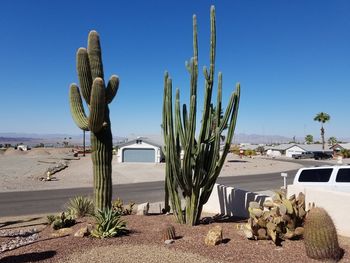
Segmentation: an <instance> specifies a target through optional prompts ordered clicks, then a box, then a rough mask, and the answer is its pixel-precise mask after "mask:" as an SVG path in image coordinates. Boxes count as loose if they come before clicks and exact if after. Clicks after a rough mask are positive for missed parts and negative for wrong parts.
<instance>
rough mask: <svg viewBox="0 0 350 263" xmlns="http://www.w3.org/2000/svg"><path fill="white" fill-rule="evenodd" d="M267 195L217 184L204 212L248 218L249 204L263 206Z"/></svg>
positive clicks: (204, 207)
mask: <svg viewBox="0 0 350 263" xmlns="http://www.w3.org/2000/svg"><path fill="white" fill-rule="evenodd" d="M268 197H269V196H267V195H260V194H256V193H253V192H249V191H245V190H242V189H238V188H234V187H229V186H224V185H220V184H215V185H214V188H213V191H212V193H211V195H210V197H209V200H208V202H207V203H206V204H205V205H204V206H203V212H207V213H215V214H221V215H228V216H236V217H241V218H248V217H249V213H248V207H249V202H252V201H256V202H258V203H260V204H261V205H262V203H263V202H264V201H265V199H266V198H268Z"/></svg>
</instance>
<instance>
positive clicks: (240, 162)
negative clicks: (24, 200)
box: [0, 148, 301, 192]
mask: <svg viewBox="0 0 350 263" xmlns="http://www.w3.org/2000/svg"><path fill="white" fill-rule="evenodd" d="M71 154H72V153H71V149H53V148H44V149H43V148H37V149H32V150H30V151H28V152H21V151H17V150H14V149H9V150H7V151H6V152H4V153H1V154H0V167H1V169H0V178H1V180H0V192H8V191H27V190H43V189H60V188H61V189H62V188H74V187H89V186H91V185H92V180H93V177H92V163H91V158H90V155H86V156H85V157H82V156H81V157H80V160H69V161H67V162H68V165H69V167H68V168H66V169H65V170H63V171H61V172H59V173H56V174H55V175H54V179H53V180H52V181H40V180H39V178H40V177H46V176H45V172H46V170H47V169H48V168H49V167H52V166H55V165H56V164H57V163H59V162H62V160H63V159H64V158H66V157H67V156H71ZM300 167H301V165H299V164H295V163H291V162H283V161H277V160H274V159H264V158H261V157H254V158H244V159H239V158H238V157H237V156H233V155H231V154H229V155H228V157H227V160H226V163H225V164H224V167H223V169H222V171H221V174H220V176H238V175H249V174H263V173H271V172H283V171H289V170H293V169H298V168H300ZM164 171H165V164H164V163H161V164H149V163H117V160H116V158H115V159H114V160H113V183H114V184H128V183H137V182H149V181H162V180H164V174H165V172H164Z"/></svg>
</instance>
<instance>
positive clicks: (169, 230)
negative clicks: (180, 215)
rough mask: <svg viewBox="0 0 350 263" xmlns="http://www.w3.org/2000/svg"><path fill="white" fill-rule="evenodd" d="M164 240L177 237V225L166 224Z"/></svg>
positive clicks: (163, 231)
mask: <svg viewBox="0 0 350 263" xmlns="http://www.w3.org/2000/svg"><path fill="white" fill-rule="evenodd" d="M162 234H163V241H165V240H171V239H175V238H176V233H175V227H174V226H173V225H170V224H168V225H166V226H165V227H164V228H163V230H162Z"/></svg>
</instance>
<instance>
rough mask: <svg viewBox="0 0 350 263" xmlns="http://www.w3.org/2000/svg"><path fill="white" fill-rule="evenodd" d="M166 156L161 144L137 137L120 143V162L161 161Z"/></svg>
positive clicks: (118, 156)
mask: <svg viewBox="0 0 350 263" xmlns="http://www.w3.org/2000/svg"><path fill="white" fill-rule="evenodd" d="M163 158H164V155H163V152H162V147H161V145H159V144H157V143H154V142H151V141H148V140H144V139H142V138H137V139H135V140H131V141H129V142H126V143H123V144H121V145H119V149H118V153H117V161H118V163H124V162H130V163H132V162H134V163H160V162H161V161H162V160H163Z"/></svg>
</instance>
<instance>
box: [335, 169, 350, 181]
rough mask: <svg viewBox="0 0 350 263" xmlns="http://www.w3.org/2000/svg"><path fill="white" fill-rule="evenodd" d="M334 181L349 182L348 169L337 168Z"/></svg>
mask: <svg viewBox="0 0 350 263" xmlns="http://www.w3.org/2000/svg"><path fill="white" fill-rule="evenodd" d="M335 181H336V182H337V183H350V169H339V171H338V174H337V178H336V179H335Z"/></svg>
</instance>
